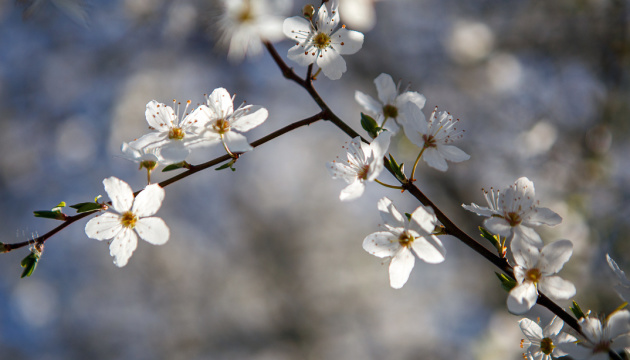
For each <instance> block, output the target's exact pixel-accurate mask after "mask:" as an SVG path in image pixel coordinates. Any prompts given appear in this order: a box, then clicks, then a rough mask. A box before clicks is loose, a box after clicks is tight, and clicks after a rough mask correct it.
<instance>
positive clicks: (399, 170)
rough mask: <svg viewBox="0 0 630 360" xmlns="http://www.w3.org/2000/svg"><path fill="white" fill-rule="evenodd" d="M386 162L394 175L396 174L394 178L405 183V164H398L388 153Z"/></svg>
mask: <svg viewBox="0 0 630 360" xmlns="http://www.w3.org/2000/svg"><path fill="white" fill-rule="evenodd" d="M386 160H387V159H386ZM388 163H389V167H390V168H391V169H392V171H393V172H394V176H396V178H397V179H398V180H399V181H400V182H402V183H406V182H407V181H408V180H407V177H406V176H405V164H400V165H398V163H397V162H396V160H395V159H394V157H393V156H392V154H389V160H388Z"/></svg>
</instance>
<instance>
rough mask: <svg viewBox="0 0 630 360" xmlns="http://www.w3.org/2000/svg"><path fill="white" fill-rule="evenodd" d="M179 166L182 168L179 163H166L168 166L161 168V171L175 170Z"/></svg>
mask: <svg viewBox="0 0 630 360" xmlns="http://www.w3.org/2000/svg"><path fill="white" fill-rule="evenodd" d="M181 168H183V166H181V163H177V164H171V165H168V166H166V167H164V169H162V172H167V171H173V170H177V169H181Z"/></svg>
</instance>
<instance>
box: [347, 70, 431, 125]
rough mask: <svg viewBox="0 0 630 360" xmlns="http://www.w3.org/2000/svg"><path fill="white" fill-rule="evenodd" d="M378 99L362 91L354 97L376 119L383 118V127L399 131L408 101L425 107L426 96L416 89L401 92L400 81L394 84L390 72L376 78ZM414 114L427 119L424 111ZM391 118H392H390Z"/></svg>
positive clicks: (419, 106)
mask: <svg viewBox="0 0 630 360" xmlns="http://www.w3.org/2000/svg"><path fill="white" fill-rule="evenodd" d="M374 84H375V85H376V92H377V94H378V100H375V99H374V98H372V97H371V96H370V95H366V94H364V93H362V92H360V91H356V92H355V93H354V99H355V100H356V101H357V102H358V103H359V104H360V105H361V106H363V108H365V110H366V112H367V113H368V114H369V115H371V116H373V117H374V118H376V119H379V118H382V119H383V120H384V122H385V123H384V126H383V123H381V124H379V125H380V126H381V127H384V128H385V129H387V130H389V131H392V132H394V133H396V132H398V130H399V129H400V128H399V126H398V124H400V123H402V122H404V121H406V115H405V112H406V111H407V110H408V107H407V106H406V105H407V103H409V102H412V103H414V104H415V105H416V106H417V107H418V108H419V109H422V108H423V107H424V104H425V102H426V100H427V99H426V98H425V97H424V95H421V94H419V93H417V92H415V91H405V92H402V93H401V92H400V83H399V84H398V86H396V84H394V80H393V79H392V77H391V76H390V75H388V74H380V75H379V76H377V77H376V79H374ZM413 115H414V116H421V117H422V119H421V120H422V121H425V118H424V114H422V112H414V114H413ZM390 119H391V120H390Z"/></svg>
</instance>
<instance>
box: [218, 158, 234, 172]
mask: <svg viewBox="0 0 630 360" xmlns="http://www.w3.org/2000/svg"><path fill="white" fill-rule="evenodd" d="M235 162H236V160H235V159H232V160H230V161H228V162H226V163H225V164H223V165H221V166H219V167H218V168H216V169H214V170H217V171H218V170H223V169H227V168H230V170H232V171H236V169H235V168H234V167H232V165H234V163H235Z"/></svg>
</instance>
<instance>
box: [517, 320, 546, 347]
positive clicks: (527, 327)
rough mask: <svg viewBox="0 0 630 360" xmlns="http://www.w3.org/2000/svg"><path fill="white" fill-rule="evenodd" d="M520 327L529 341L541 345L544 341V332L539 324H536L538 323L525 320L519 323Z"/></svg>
mask: <svg viewBox="0 0 630 360" xmlns="http://www.w3.org/2000/svg"><path fill="white" fill-rule="evenodd" d="M518 325H519V327H520V328H521V331H522V332H523V334H524V335H525V336H526V337H527V339H529V341H532V342H534V341H535V342H538V343H540V341H541V340H542V339H543V330H542V328H541V327H540V326H539V325H538V324H536V322H534V321H532V320H530V319H527V318H525V319H521V321H519V322H518Z"/></svg>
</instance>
